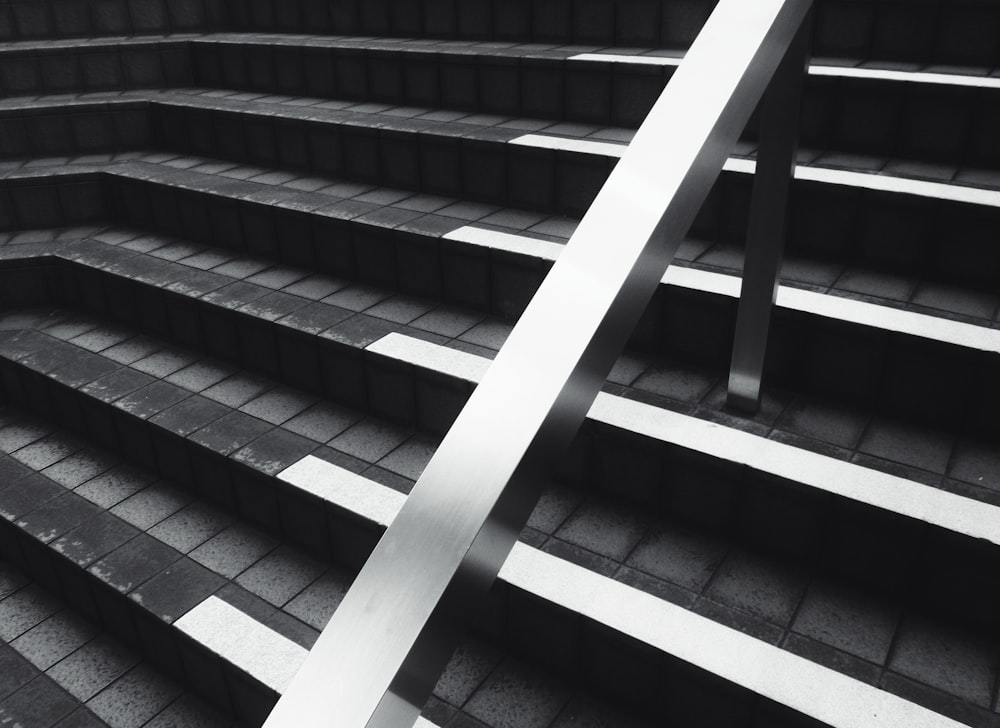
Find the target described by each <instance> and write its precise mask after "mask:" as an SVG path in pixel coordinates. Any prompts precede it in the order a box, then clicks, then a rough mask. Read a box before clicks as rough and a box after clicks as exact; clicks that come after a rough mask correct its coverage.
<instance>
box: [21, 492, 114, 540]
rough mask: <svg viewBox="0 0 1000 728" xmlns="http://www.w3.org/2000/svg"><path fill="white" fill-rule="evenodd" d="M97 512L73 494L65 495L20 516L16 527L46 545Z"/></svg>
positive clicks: (92, 505)
mask: <svg viewBox="0 0 1000 728" xmlns="http://www.w3.org/2000/svg"><path fill="white" fill-rule="evenodd" d="M99 510H100V509H99V508H98V507H97V506H95V505H94V504H93V503H90V502H88V501H86V500H84V499H83V498H80V497H78V496H76V495H74V494H73V493H65V494H63V495H61V496H58V497H56V498H53V499H52V500H50V501H49V502H48V503H46V504H45V505H43V506H41V507H39V508H36V509H35V510H33V511H31V512H30V513H26V514H24V515H23V516H21V517H20V518H19V519H18V526H19V527H20V528H21V530H22V531H24V532H25V533H27V534H29V535H31V536H33V537H35V538H37V539H38V540H39V541H41V542H43V543H48V542H50V541H52V540H54V539H56V538H58V537H59V536H61V535H63V534H64V533H66V532H67V531H70V530H72V529H74V528H76V527H77V526H79V525H80V524H81V523H83V522H84V521H86V520H87V519H89V518H92V517H93V516H95V515H96V514H97V513H98V512H99Z"/></svg>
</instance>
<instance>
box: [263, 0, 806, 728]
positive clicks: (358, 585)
mask: <svg viewBox="0 0 1000 728" xmlns="http://www.w3.org/2000/svg"><path fill="white" fill-rule="evenodd" d="M810 4H811V0H720V2H719V3H718V5H717V7H716V9H715V11H714V12H713V14H712V15H711V17H710V18H709V20H708V22H707V23H706V25H705V28H704V29H703V31H702V33H701V34H700V35H699V36H698V38H697V40H696V41H695V43H694V44H693V46H692V47H691V49H690V51H689V52H688V54H687V56H686V57H685V59H684V61H683V63H681V65H680V67H679V68H678V70H677V71H676V72H675V74H674V76H673V78H672V79H671V80H670V83H669V84H668V85H667V87H666V89H665V90H664V92H663V94H662V95H661V96H660V98H659V100H658V101H657V102H656V104H655V105H654V106H653V108H652V110H651V111H650V113H649V116H648V117H647V118H646V120H645V122H644V123H643V125H642V126H641V127H640V129H639V131H638V132H637V133H636V135H635V137H634V139H633V141H632V143H631V144H630V146H629V148H628V150H627V152H626V153H625V154H624V156H623V157H622V159H621V160H620V161H619V162H618V164H617V166H616V167H615V169H614V171H613V172H612V174H611V176H610V177H609V179H608V181H607V183H606V184H605V185H604V187H603V188H602V189H601V191H600V192H599V193H598V195H597V198H596V199H595V200H594V203H593V204H592V206H591V208H590V210H589V211H588V212H587V214H586V216H585V217H584V218H583V220H582V221H581V223H580V225H579V227H578V228H577V230H576V233H575V234H574V235H573V237H572V238H571V240H570V241H569V244H568V245H567V247H566V250H565V251H564V252H563V253H562V255H560V257H559V259H558V261H557V263H556V264H555V265H554V266H553V268H552V270H551V271H550V272H549V274H548V276H547V277H546V278H545V280H544V282H543V284H542V285H541V287H540V288H539V290H538V292H537V293H536V295H535V296H534V298H533V299H532V301H531V303H530V304H529V305H528V307H527V309H526V310H525V311H524V313H523V314H522V316H521V318H520V320H519V321H518V323H517V325H516V326H515V327H514V329H513V331H512V332H511V334H510V336H509V338H508V339H507V342H506V344H505V345H504V347H503V348H502V350H501V351H500V353H499V354H498V356H497V357H496V360H495V361H494V362H493V363H492V365H491V366H490V369H489V371H488V372H487V374H486V376H485V377H484V379H483V381H482V382H481V383H480V384H479V386H478V387H477V388H476V390H475V392H474V393H473V395H472V397H471V398H470V399H469V401H468V403H467V404H466V406H465V408H464V409H463V410H462V412H461V413H460V415H459V416H458V418H457V420H456V421H455V423H454V425H453V426H452V428H451V430H450V431H449V432H448V434H447V436H446V437H445V438H444V440H443V441H442V443H441V445H440V446H439V447H438V450H437V452H436V453H435V454H434V457H433V458H432V459H431V461H430V462H429V463H428V465H427V467H426V469H425V470H424V473H423V475H422V476H421V477H420V479H419V480H418V481H417V484H416V485H415V486H414V488H413V490H412V492H411V493H410V495H409V497H408V498H407V499H406V503H405V504H404V506H403V507H402V509H401V510H400V512H399V514H398V515H397V516H396V518H395V520H394V521H393V523H392V525H391V526H390V527H389V529H388V530H387V531H386V533H385V535H384V536H383V537H382V539H381V540H380V541H379V543H378V545H377V546H376V548H375V550H374V551H373V552H372V554H371V556H370V558H369V559H368V561H367V562H366V564H365V566H364V568H362V570H361V572H360V573H359V574H358V576H357V578H356V579H355V581H354V584H353V585H352V587H351V589H350V590H349V591H348V593H347V595H346V596H345V597H344V600H343V601H342V602H341V604H340V606H339V608H338V609H337V611H336V612H335V613H334V615H333V617H332V618H331V620H330V623H329V624H328V625H327V627H326V629H324V630H323V632H322V634H321V635H320V637H319V640H318V641H317V642H316V644H315V646H314V647H313V649H312V651H311V652H310V654H309V657H308V658H307V659H306V661H305V663H304V665H303V666H302V668H301V669H300V671H299V672H298V674H297V675H296V677H295V678H294V680H293V681H292V683H291V684H290V686H289V687H288V689H287V690H286V692H285V694H284V696H283V697H282V698H281V699H280V700H279V701H278V704H277V706H276V707H275V709H274V711H273V712H272V713H271V715H270V716H269V717H268V719H267V721H266V723H265V728H292V727H293V726H294V728H320V726H324V727H326V726H337V727H338V728H362V727H363V726H366V727H368V728H401V727H406V726H411V725H412V724H413V723H414V721H415V720H416V718H417V716H418V715H419V712H420V709H421V707H422V706H423V704H424V702H425V701H426V699H427V697H428V696H429V695H430V693H431V690H432V689H433V687H434V685H435V683H436V681H437V679H438V677H439V675H440V674H441V672H442V671H443V669H444V667H445V665H446V664H447V661H448V659H449V658H450V656H451V654H452V652H453V651H454V649H455V647H456V645H457V643H458V640H459V638H460V636H461V633H462V631H463V629H464V627H465V626H466V624H467V622H468V621H469V616H470V614H471V613H473V612H474V611H475V608H476V607H477V606H478V605H479V604H480V603H481V602H482V600H483V598H484V596H485V594H486V593H487V591H488V590H489V588H490V586H491V585H492V583H493V581H494V580H495V578H496V576H497V573H498V572H499V570H500V567H501V566H502V565H503V563H504V561H505V560H506V558H507V556H508V554H509V553H510V550H511V548H513V545H514V543H515V541H516V540H517V537H518V534H519V533H520V531H521V529H522V528H523V526H524V524H525V523H526V522H527V520H528V517H529V515H530V514H531V511H532V510H533V508H534V506H535V504H536V502H537V500H538V495H539V492H540V486H541V483H542V482H543V480H544V478H545V476H546V474H547V473H548V471H549V467H550V463H551V462H552V461H553V460H554V458H555V456H556V455H559V454H561V453H562V452H563V451H564V450H565V449H566V447H567V446H568V444H569V442H570V441H571V439H572V437H573V435H574V434H575V433H576V431H577V429H578V428H579V426H580V424H581V423H582V421H583V419H584V417H585V415H586V413H587V411H588V409H589V408H590V406H591V404H592V403H593V401H594V398H595V397H596V395H597V393H598V391H599V390H600V387H601V385H602V384H603V382H604V380H605V377H606V376H607V374H608V372H609V371H610V369H611V367H612V365H613V363H614V361H615V359H616V358H617V357H618V355H619V353H620V352H621V350H622V348H623V347H624V345H625V342H626V340H627V338H628V336H629V335H630V332H631V331H632V329H633V328H634V326H635V324H636V322H637V321H638V319H639V317H640V315H641V314H642V312H643V310H644V309H645V307H646V305H647V304H648V302H649V299H650V298H651V296H652V294H653V292H654V290H655V289H656V287H657V284H658V283H659V281H660V278H661V277H662V276H663V274H664V271H665V270H666V268H667V266H668V265H669V264H670V262H671V261H672V259H673V257H674V254H675V253H676V251H677V248H678V246H679V244H680V242H681V239H682V238H683V236H684V235H685V234H686V232H687V230H688V228H689V227H690V225H691V223H692V221H693V220H694V217H695V215H696V213H697V212H698V210H699V208H700V207H701V204H702V202H703V201H704V199H705V197H706V196H707V194H708V192H709V190H710V188H711V186H712V184H713V183H714V182H715V179H716V178H717V177H718V175H719V173H720V171H721V170H722V166H723V164H724V162H725V160H726V158H727V156H728V155H729V153H730V152H731V150H732V149H733V147H734V146H735V143H736V141H737V139H738V138H739V135H740V133H741V131H742V130H743V128H744V126H745V125H746V122H747V120H748V119H749V117H750V115H751V113H752V112H753V110H754V108H755V106H756V105H757V103H758V101H759V99H760V98H761V96H762V94H763V93H764V91H765V89H766V88H767V87H768V84H769V82H770V80H771V77H772V76H773V75H774V73H775V70H776V69H777V68H778V66H779V63H780V62H781V61H782V59H783V58H784V57H785V55H786V51H787V49H788V48H789V46H790V44H791V43H792V41H793V38H794V37H795V36H796V33H797V31H798V29H799V27H800V26H801V24H802V21H803V19H804V18H805V16H806V14H807V12H808V10H809V7H810ZM567 312H569V313H567Z"/></svg>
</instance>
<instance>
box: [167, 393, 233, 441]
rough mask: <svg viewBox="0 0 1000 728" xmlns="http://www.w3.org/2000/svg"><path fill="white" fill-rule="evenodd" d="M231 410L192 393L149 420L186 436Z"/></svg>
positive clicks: (174, 432)
mask: <svg viewBox="0 0 1000 728" xmlns="http://www.w3.org/2000/svg"><path fill="white" fill-rule="evenodd" d="M229 412H230V409H229V408H228V407H226V406H225V405H222V404H219V403H218V402H214V401H212V400H211V399H208V398H207V397H200V396H198V395H192V396H191V397H188V398H187V399H185V400H183V401H181V402H179V403H177V404H175V405H174V406H173V407H170V408H169V409H165V410H163V411H162V412H160V413H159V414H158V415H154V416H153V417H151V418H150V420H149V421H150V423H151V424H154V425H156V426H157V427H162V428H164V429H165V430H167V431H169V432H171V433H173V434H175V435H179V436H180V437H186V436H187V435H189V434H191V433H192V432H194V431H195V430H198V429H201V428H203V427H205V426H206V425H208V424H210V423H212V422H215V421H216V420H218V419H219V418H221V417H222V416H223V415H225V414H227V413H229Z"/></svg>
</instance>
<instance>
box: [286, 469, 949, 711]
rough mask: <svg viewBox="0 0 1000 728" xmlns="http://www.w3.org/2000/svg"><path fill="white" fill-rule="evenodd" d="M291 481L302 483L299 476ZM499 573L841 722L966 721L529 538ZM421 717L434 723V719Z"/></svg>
mask: <svg viewBox="0 0 1000 728" xmlns="http://www.w3.org/2000/svg"><path fill="white" fill-rule="evenodd" d="M305 459H306V460H312V461H315V462H311V463H310V464H309V465H308V467H306V468H303V469H301V470H298V471H297V472H300V473H307V472H308V473H312V474H313V475H312V476H310V477H329V478H332V479H334V480H337V479H340V478H341V477H342V476H341V474H340V473H339V472H338V471H340V470H342V468H340V467H339V466H336V465H333V464H330V463H327V462H325V461H322V460H318V459H317V458H314V457H313V456H311V455H309V456H306V458H305ZM293 467H294V466H293ZM291 482H293V484H298V480H297V479H293V480H292V481H291ZM367 488H368V490H369V493H370V497H371V498H372V499H373V500H377V499H378V498H379V494H378V492H379V491H382V490H389V489H388V488H387V487H386V486H383V485H381V484H379V483H375V482H372V481H369V482H368V484H367ZM343 505H344V507H348V508H349V507H350V504H346V503H345V504H343ZM400 505H401V503H400ZM499 578H501V579H503V580H504V581H506V582H507V583H508V584H511V585H513V586H515V587H517V588H519V589H523V590H524V591H526V592H528V593H530V594H533V595H536V596H538V597H540V598H542V599H545V600H547V601H549V602H552V603H554V604H557V605H559V606H561V607H563V608H565V609H567V610H569V611H572V612H575V613H577V614H580V615H582V616H584V617H586V618H589V619H592V620H594V621H595V622H597V623H599V624H603V625H606V626H608V627H610V628H611V629H615V630H617V631H619V632H621V633H622V634H625V635H628V636H630V637H632V638H634V639H636V640H639V641H640V642H643V643H645V644H647V645H650V646H651V647H653V648H655V649H657V650H660V651H662V652H665V653H667V654H670V655H673V656H675V657H678V658H680V659H682V660H685V661H686V662H689V663H690V664H692V665H695V666H697V667H699V668H702V669H705V670H708V671H709V672H711V673H713V674H715V675H719V676H721V677H722V678H724V679H726V680H729V681H731V682H734V683H736V684H737V685H741V686H743V687H745V688H747V689H749V690H751V691H753V692H755V693H758V694H760V695H764V696H765V697H767V698H770V699H772V700H775V701H776V702H778V703H781V704H783V705H787V706H788V707H790V708H792V709H794V710H798V711H800V712H802V713H805V714H806V715H810V716H812V717H814V718H817V719H819V720H821V721H823V722H825V723H828V724H830V725H832V726H835V727H836V728H898V726H903V725H905V726H908V727H912V728H931V727H932V726H933V727H936V728H958V727H959V726H960V724H959V723H956V722H954V721H951V720H949V719H948V718H945V717H943V716H941V715H939V714H937V713H933V712H931V711H929V710H927V709H926V708H923V707H921V706H919V705H916V704H913V703H909V702H907V701H906V700H903V699H902V698H898V697H896V696H895V695H892V694H890V693H887V692H885V691H883V690H879V689H878V688H876V687H873V686H870V685H867V684H865V683H862V682H860V681H858V680H855V679H854V678H851V677H849V676H847V675H844V674H841V673H839V672H835V671H833V670H831V669H829V668H826V667H823V666H822V665H818V664H816V663H813V662H810V661H809V660H807V659H806V658H803V657H799V656H798V655H795V654H793V653H791V652H788V651H785V650H782V649H781V648H778V647H775V646H773V645H770V644H768V643H766V642H763V641H761V640H758V639H755V638H753V637H750V636H748V635H745V634H743V633H741V632H739V631H737V630H735V629H732V628H731V627H726V626H725V625H722V624H719V623H717V622H714V621H712V620H711V619H709V618H707V617H702V616H700V615H698V614H695V613H694V612H690V611H688V610H686V609H684V608H682V607H678V606H676V605H673V604H671V603H669V602H666V601H663V600H661V599H658V598H657V597H654V596H652V595H650V594H647V593H645V592H642V591H640V590H638V589H636V588H634V587H630V586H627V585H625V584H622V583H620V582H616V581H615V580H613V579H610V578H608V577H605V576H601V575H600V574H597V573H594V572H592V571H589V570H588V569H586V568H583V567H581V566H577V565H575V564H571V563H569V562H567V561H564V560H563V559H560V558H558V557H555V556H552V555H550V554H546V553H544V552H542V551H540V550H538V549H536V548H533V547H531V546H527V545H525V544H522V543H518V544H515V546H514V549H513V550H512V551H511V553H510V556H509V557H508V558H507V561H506V562H505V563H504V565H503V568H501V570H500V574H499ZM417 725H418V726H420V727H421V728H433V724H431V725H428V726H422V725H421V724H420V723H418V724H417Z"/></svg>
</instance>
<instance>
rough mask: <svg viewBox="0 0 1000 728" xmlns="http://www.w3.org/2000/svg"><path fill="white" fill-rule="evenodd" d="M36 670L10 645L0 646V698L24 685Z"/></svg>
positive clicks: (33, 675) (35, 673)
mask: <svg viewBox="0 0 1000 728" xmlns="http://www.w3.org/2000/svg"><path fill="white" fill-rule="evenodd" d="M37 674H38V671H37V670H36V669H34V668H33V667H32V666H31V663H29V662H28V661H27V660H25V659H24V658H23V657H21V655H19V654H18V653H17V651H16V650H14V649H13V648H12V647H9V646H8V645H3V646H2V647H0V700H3V699H4V698H6V697H7V696H8V695H10V694H11V693H13V692H14V691H15V690H17V689H18V688H20V687H21V686H22V685H25V684H26V683H27V682H28V681H30V680H31V679H32V678H34V677H35V675H37Z"/></svg>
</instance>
